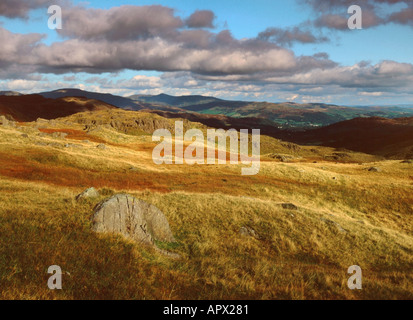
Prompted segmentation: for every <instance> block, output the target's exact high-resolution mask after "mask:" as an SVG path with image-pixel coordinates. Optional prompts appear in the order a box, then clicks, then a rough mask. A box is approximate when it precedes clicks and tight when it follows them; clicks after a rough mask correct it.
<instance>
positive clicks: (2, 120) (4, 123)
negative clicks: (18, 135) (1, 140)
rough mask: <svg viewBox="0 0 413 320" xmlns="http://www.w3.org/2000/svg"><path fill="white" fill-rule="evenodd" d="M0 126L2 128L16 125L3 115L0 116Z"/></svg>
mask: <svg viewBox="0 0 413 320" xmlns="http://www.w3.org/2000/svg"><path fill="white" fill-rule="evenodd" d="M12 119H13V118H12ZM0 125H2V126H3V127H16V123H15V122H14V121H13V120H10V119H7V118H6V117H5V116H3V115H2V116H0Z"/></svg>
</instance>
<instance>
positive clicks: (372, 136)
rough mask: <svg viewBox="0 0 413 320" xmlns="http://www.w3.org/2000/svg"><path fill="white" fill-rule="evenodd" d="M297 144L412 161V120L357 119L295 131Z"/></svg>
mask: <svg viewBox="0 0 413 320" xmlns="http://www.w3.org/2000/svg"><path fill="white" fill-rule="evenodd" d="M292 140H293V141H294V142H296V143H303V144H308V145H324V146H329V147H334V148H346V149H350V150H354V151H359V152H365V153H369V154H375V155H381V156H385V157H387V158H409V159H410V158H413V117H409V118H398V119H385V118H379V117H372V118H357V119H353V120H348V121H343V122H340V123H336V124H333V125H330V126H327V127H324V128H319V129H314V130H308V131H305V132H298V133H295V134H294V137H293V139H292Z"/></svg>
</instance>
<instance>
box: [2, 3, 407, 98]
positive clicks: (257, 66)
mask: <svg viewBox="0 0 413 320" xmlns="http://www.w3.org/2000/svg"><path fill="white" fill-rule="evenodd" d="M5 1H6V2H7V1H10V0H5ZM27 1H28V0H14V2H13V4H11V6H12V5H15V6H16V8H11V9H13V10H11V9H10V10H7V8H6V9H5V11H4V12H3V13H2V12H1V8H0V28H3V30H5V31H4V34H3V37H4V38H5V39H2V38H1V37H2V36H0V40H3V41H5V43H9V46H13V45H15V46H16V48H14V49H15V51H16V52H22V51H24V52H25V53H26V56H22V57H19V54H18V53H17V54H16V55H17V56H16V57H14V58H13V59H12V58H10V57H9V58H2V52H1V49H0V65H2V66H3V65H4V66H7V67H6V68H5V67H3V71H2V73H0V90H16V91H20V92H27V93H29V92H38V91H43V90H53V89H58V88H59V86H65V87H67V86H70V87H78V88H82V89H85V90H91V91H102V92H111V93H114V94H120V95H129V94H137V93H138V94H139V93H141V94H157V93H160V92H166V93H169V94H175V95H180V94H204V95H214V96H218V97H221V98H227V99H241V100H260V101H272V102H277V101H286V100H289V101H295V102H326V103H336V104H346V105H360V104H365V105H372V104H385V105H389V104H403V103H406V104H412V103H413V93H412V86H411V80H412V79H413V41H412V38H413V21H412V20H413V19H411V17H410V15H409V14H410V13H411V11H409V10H410V9H412V10H413V8H412V6H413V4H412V1H396V2H397V3H396V4H389V5H386V4H384V5H383V4H382V3H381V1H375V0H364V1H359V2H360V3H363V4H365V5H364V6H362V9H363V22H364V20H365V21H367V22H366V24H367V26H364V28H363V29H362V30H348V29H346V28H343V27H342V26H336V25H335V24H331V23H330V24H323V25H320V23H318V22H317V21H322V18H323V17H328V16H332V15H335V17H337V16H341V17H343V18H345V19H348V17H349V16H350V15H349V14H348V13H347V7H346V6H342V5H341V4H342V3H343V2H346V0H345V1H334V0H331V1H324V4H325V3H327V4H328V5H327V6H326V7H324V9H322V10H318V7H317V5H318V4H319V3H320V1H321V0H309V1H307V3H304V2H305V1H303V0H292V1H281V0H256V1H245V0H244V1H243V0H225V1H222V0H221V1H217V0H210V1H208V2H206V1H200V0H163V1H150V0H140V1H109V0H103V1H102V0H101V1H95V0H91V1H88V2H84V1H77V0H74V1H71V2H70V1H69V2H68V1H66V2H65V3H59V5H60V6H61V7H62V11H63V29H62V31H61V32H56V30H50V29H49V28H48V27H47V19H48V15H47V6H48V5H50V4H54V3H57V1H58V0H56V1H48V0H41V1H40V2H41V4H40V5H39V6H38V7H32V8H26V7H25V5H26V3H25V2H27ZM61 1H64V0H61ZM388 1H389V2H392V1H390V0H388ZM19 2H20V4H21V6H18V5H19ZM379 2H380V3H379ZM385 2H386V1H385ZM16 3H17V4H16ZM348 3H351V1H348ZM123 5H131V6H136V7H137V10H136V11H134V10H125V11H122V10H118V9H117V7H120V6H123ZM154 5H161V6H162V8H164V9H165V8H166V9H173V11H171V12H167V10H166V11H165V10H164V9H162V10H160V11H159V14H157V13H154V14H153V16H151V17H150V19H149V18H148V19H147V20H146V19H143V20H145V21H144V22H142V23H138V22H136V21H135V22H131V23H129V24H128V26H127V28H131V30H130V31H129V33H128V35H127V36H125V38H122V37H123V36H124V34H123V33H122V30H121V28H122V25H123V24H122V22H120V23H119V22H118V24H116V22H115V21H111V19H114V20H115V18H113V17H114V16H117V17H120V18H119V19H123V20H125V21H126V20H128V19H130V20H131V21H133V19H134V18H135V17H134V16H133V15H134V14H135V15H137V16H139V17H141V20H142V17H144V18H145V16H140V11H139V10H140V9H139V8H141V7H147V8H148V7H152V6H154ZM129 8H130V7H129ZM93 9H102V10H101V11H99V12H95V11H93ZM197 10H201V11H200V12H201V13H203V14H204V17H206V16H208V15H207V13H206V11H208V12H211V14H213V16H214V19H213V26H212V27H211V26H207V25H204V26H202V25H201V26H196V27H193V26H189V25H188V23H187V21H188V20H187V19H188V18H189V17H191V15H192V14H194V12H197ZM128 11H130V13H128ZM150 12H151V13H150V14H152V11H150ZM400 12H401V13H402V14H403V15H398V13H400ZM392 14H393V15H392ZM78 16H80V18H78ZM372 16H373V18H371V17H372ZM82 17H83V18H82ZM90 17H93V18H90ZM99 17H101V20H93V19H99ZM365 17H367V18H365ZM399 17H403V18H399ZM406 17H407V20H406ZM175 18H176V19H178V20H179V21H180V22H177V21H175V20H176V19H175ZM82 19H83V20H82ZM174 19H175V20H174ZM202 19H204V18H202V17H201V20H202ZM102 20H105V21H102ZM333 20H334V19H333ZM93 21H98V22H93ZM202 21H204V20H202ZM335 21H337V18H336V19H335ZM93 23H95V25H94V24H93ZM111 23H114V25H113V28H111V25H110V24H111ZM145 23H146V24H148V25H150V27H147V26H146V25H144V24H145ZM157 23H159V25H160V26H161V27H160V29H159V30H158V29H156V31H155V32H154V33H152V30H153V28H154V27H156V28H157V26H156V24H157ZM176 23H178V25H176ZM82 24H83V25H82ZM169 24H170V26H169ZM95 26H96V29H97V30H98V31H97V32H96V33H93V34H92V33H90V32H89V33H87V31H82V30H91V29H92V30H93V28H95ZM99 28H101V30H102V31H101V33H102V34H99V30H100V29H99ZM117 28H119V29H120V30H117ZM133 28H141V29H140V31H136V37H134V38H133V37H132V38H131V34H133V32H134V29H133ZM151 28H152V29H151ZM168 28H169V29H168ZM271 28H275V29H276V30H275V31H274V29H271ZM110 30H115V31H116V32H117V34H119V37H120V38H116V37H112V38H110V37H109V36H108V37H106V36H105V34H106V35H107V34H108V33H109V32H111V31H110ZM142 30H144V31H145V32H146V33H145V37H146V38H145V39H142V35H143V33H142V34H139V32H141V31H142ZM148 30H150V33H151V35H150V36H149V38H148V36H147V33H148ZM168 30H172V31H174V34H173V35H171V34H170V33H169V31H168ZM225 30H228V31H229V32H230V34H231V35H232V37H230V38H228V36H226V38H224V39H227V40H225V41H227V42H225V41H220V40H217V39H219V37H220V36H221V35H224V33H225V32H226V31H225ZM266 30H267V31H270V33H271V32H272V33H271V34H274V33H275V35H273V36H272V37H268V38H263V37H259V35H260V33H262V32H263V31H266ZM144 31H142V32H144ZM286 31H288V33H285V32H286ZM83 32H84V34H83ZM158 32H159V33H158ZM198 32H199V33H198ZM304 33H305V35H309V34H310V35H311V36H312V39H313V40H311V41H307V40H305V41H303V40H300V39H302V38H300V35H301V36H302V35H303V34H304ZM33 34H38V35H39V37H40V35H43V38H41V39H40V40H39V39H37V38H36V37H35V36H34V35H33ZM23 35H25V37H23ZM282 35H283V36H284V38H282V37H281V36H282ZM20 36H22V38H21V39H22V40H21V41H17V40H15V41H13V40H12V39H17V38H19V37H20ZM204 36H205V39H206V38H209V39H213V40H210V42H209V43H208V44H206V43H205V42H202V43H200V42H199V41H198V40H199V38H202V37H204ZM197 37H198V39H197ZM285 37H287V38H288V40H287V42H286V40H285V39H286V38H285ZM9 39H10V40H9ZM257 39H258V40H257ZM283 39H284V40H283ZM321 39H324V40H321ZM22 42H23V44H22ZM24 42H26V43H24ZM24 44H26V45H24ZM85 44H86V45H87V46H88V47H90V49H89V50H83V51H84V52H82V53H77V52H78V51H77V50H76V47H74V46H75V45H79V48H82V49H83V48H84V47H85ZM131 47H136V49H137V51H136V52H141V54H137V56H136V57H135V58H134V57H133V51H130V48H131ZM178 47H179V50H180V51H178V49H177V48H178ZM22 48H23V49H22ZM68 48H69V49H68ZM94 48H99V49H96V50H100V53H101V54H102V56H103V54H104V53H105V50H108V51H110V52H108V53H107V55H110V54H113V52H112V51H113V50H114V49H113V48H116V50H119V51H122V52H126V51H128V53H124V54H125V56H121V57H119V55H116V56H113V58H110V57H109V58H107V59H106V58H105V57H104V56H103V57H102V56H99V55H98V54H97V53H94V54H93V55H92V54H91V52H93V51H94ZM161 48H163V49H161ZM68 50H74V51H73V53H72V54H67V56H66V53H65V52H68ZM148 50H149V51H148ZM160 50H164V53H162V52H160ZM79 51H82V50H79ZM88 52H89V53H88ZM142 52H143V53H147V52H151V53H152V54H153V55H154V57H153V58H152V57H151V59H150V58H149V57H145V56H143V53H142ZM154 52H155V53H154ZM169 52H173V56H170V57H169V56H168V55H169V54H172V53H169ZM320 53H322V54H323V58H319V56H320V55H319V54H320ZM89 54H90V56H89ZM28 55H29V56H30V59H29V58H28ZM49 55H50V58H49V60H45V59H46V58H44V57H45V56H49ZM59 55H60V56H59ZM77 55H79V57H78V56H77ZM220 55H222V57H221V56H220ZM3 56H6V54H4V55H3ZM181 57H182V58H181ZM314 57H315V58H314ZM168 58H170V59H168ZM2 59H3V60H4V61H3V60H2ZM237 59H238V60H237ZM271 59H278V62H277V61H275V60H274V61H272V60H271ZM106 60H107V61H106ZM117 60H119V61H117ZM141 60H142V61H141ZM268 60H271V61H268ZM157 61H160V62H159V65H158V64H157V63H156V62H157ZM188 61H189V62H188ZM225 61H227V64H225ZM111 62H113V63H111ZM270 62H271V63H270ZM221 63H222V66H221ZM228 64H230V65H231V66H230V67H227V65H228ZM267 65H268V69H266V68H267V67H266V66H267ZM219 66H221V67H219ZM221 70H222V71H221Z"/></svg>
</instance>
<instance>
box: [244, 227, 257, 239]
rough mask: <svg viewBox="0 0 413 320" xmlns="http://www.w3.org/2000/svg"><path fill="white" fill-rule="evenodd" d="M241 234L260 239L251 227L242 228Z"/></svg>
mask: <svg viewBox="0 0 413 320" xmlns="http://www.w3.org/2000/svg"><path fill="white" fill-rule="evenodd" d="M239 234H240V235H241V236H245V237H253V238H255V239H260V236H259V235H258V233H257V232H255V230H254V229H252V228H250V227H242V228H241V229H239Z"/></svg>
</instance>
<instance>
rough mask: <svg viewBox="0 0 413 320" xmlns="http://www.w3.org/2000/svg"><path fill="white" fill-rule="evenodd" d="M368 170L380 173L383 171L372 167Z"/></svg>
mask: <svg viewBox="0 0 413 320" xmlns="http://www.w3.org/2000/svg"><path fill="white" fill-rule="evenodd" d="M367 170H368V171H370V172H380V171H381V169H380V168H377V167H371V168H368V169H367Z"/></svg>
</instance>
